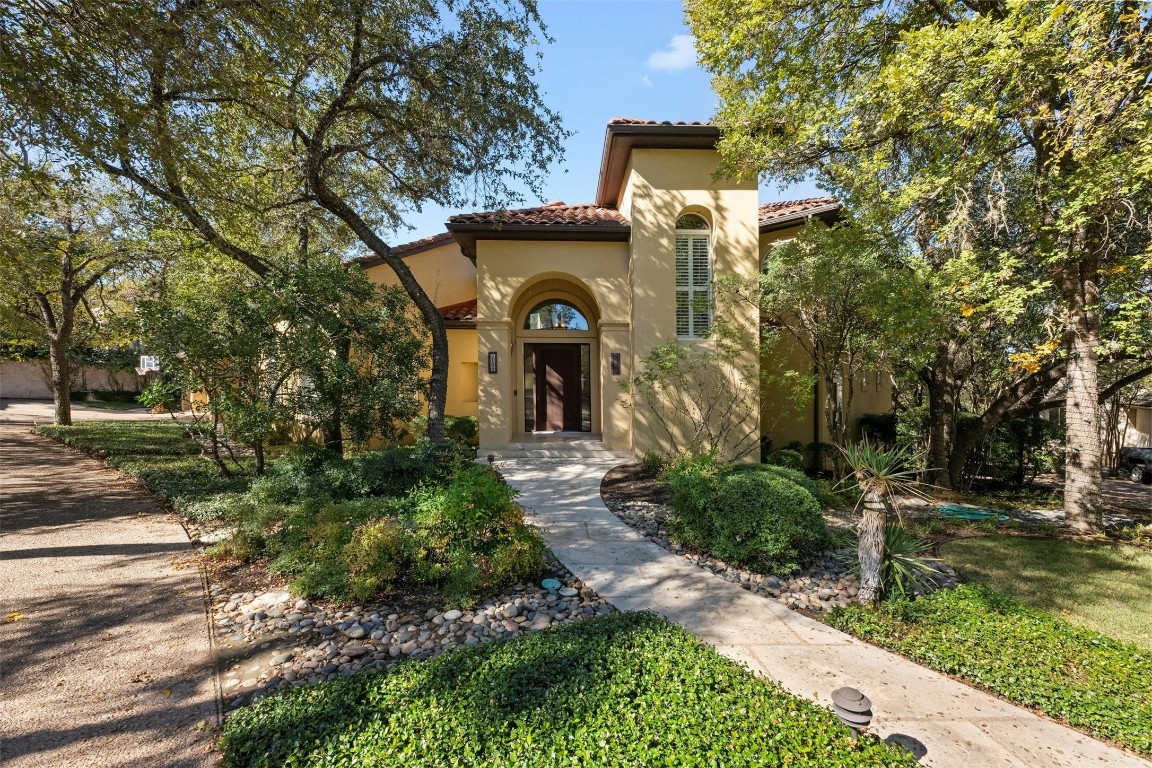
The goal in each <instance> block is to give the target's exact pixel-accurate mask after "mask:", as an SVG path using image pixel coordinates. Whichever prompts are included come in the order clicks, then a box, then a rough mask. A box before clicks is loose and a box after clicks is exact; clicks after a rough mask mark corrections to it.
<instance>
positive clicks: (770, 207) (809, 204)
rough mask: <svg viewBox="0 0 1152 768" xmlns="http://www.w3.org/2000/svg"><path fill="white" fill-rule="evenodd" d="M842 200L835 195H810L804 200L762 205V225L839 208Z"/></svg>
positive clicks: (765, 225) (770, 224) (766, 225)
mask: <svg viewBox="0 0 1152 768" xmlns="http://www.w3.org/2000/svg"><path fill="white" fill-rule="evenodd" d="M839 207H840V201H838V200H837V199H836V198H834V197H809V198H806V199H804V200H781V201H780V202H776V203H765V204H764V205H761V206H760V211H759V213H760V216H759V219H760V227H761V228H763V227H769V226H772V225H773V224H780V223H783V222H786V221H791V220H794V219H801V218H804V217H805V216H808V215H810V214H814V213H827V212H831V211H835V210H838V209H839Z"/></svg>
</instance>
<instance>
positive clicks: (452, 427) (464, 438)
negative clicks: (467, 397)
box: [408, 416, 480, 450]
mask: <svg viewBox="0 0 1152 768" xmlns="http://www.w3.org/2000/svg"><path fill="white" fill-rule="evenodd" d="M408 434H409V435H411V436H412V437H413V439H415V440H416V442H422V441H424V440H426V439H427V437H428V417H427V416H417V417H416V418H414V419H412V421H410V422H408ZM444 436H445V437H446V438H448V439H449V440H451V441H453V442H456V443H460V444H462V445H467V446H468V447H470V448H472V449H473V450H475V449H476V447H477V446H479V445H480V421H479V419H477V418H476V417H475V416H445V417H444Z"/></svg>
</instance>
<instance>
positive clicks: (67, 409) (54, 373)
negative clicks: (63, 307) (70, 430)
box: [48, 340, 72, 425]
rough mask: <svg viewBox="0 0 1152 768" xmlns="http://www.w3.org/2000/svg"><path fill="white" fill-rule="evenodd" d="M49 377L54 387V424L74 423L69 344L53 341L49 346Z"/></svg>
mask: <svg viewBox="0 0 1152 768" xmlns="http://www.w3.org/2000/svg"><path fill="white" fill-rule="evenodd" d="M48 362H49V365H50V368H51V372H50V375H49V379H50V383H51V385H52V403H53V409H52V410H53V418H52V423H54V424H63V425H68V424H71V423H72V361H70V360H69V359H68V342H67V341H66V340H65V341H57V340H53V341H51V342H49V344H48Z"/></svg>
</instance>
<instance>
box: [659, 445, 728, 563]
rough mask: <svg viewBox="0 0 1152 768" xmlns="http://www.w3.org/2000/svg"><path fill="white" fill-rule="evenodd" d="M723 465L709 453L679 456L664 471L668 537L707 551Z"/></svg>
mask: <svg viewBox="0 0 1152 768" xmlns="http://www.w3.org/2000/svg"><path fill="white" fill-rule="evenodd" d="M723 468H724V465H723V464H722V463H721V462H720V461H719V460H718V459H717V458H716V455H715V454H712V453H700V454H683V455H681V456H678V457H676V458H675V459H673V460H672V461H671V462H669V463H668V464H667V465H666V466H665V467H664V473H663V475H662V476H661V477H662V479H663V480H664V482H665V483H666V484H667V485H668V493H669V498H668V508H669V515H668V533H669V534H671V535H672V537H673V538H674V539H676V540H677V541H679V542H681V543H683V544H685V545H687V546H689V547H691V548H692V549H697V550H701V551H707V550H708V547H709V545H710V544H711V542H712V539H713V537H714V536H715V530H714V528H713V524H712V518H713V515H712V501H713V499H715V498H716V493H717V489H718V485H719V478H720V474H721V472H722V471H723Z"/></svg>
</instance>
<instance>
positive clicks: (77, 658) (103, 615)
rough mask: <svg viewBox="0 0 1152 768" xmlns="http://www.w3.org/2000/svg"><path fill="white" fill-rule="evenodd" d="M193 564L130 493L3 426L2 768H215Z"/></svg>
mask: <svg viewBox="0 0 1152 768" xmlns="http://www.w3.org/2000/svg"><path fill="white" fill-rule="evenodd" d="M192 555H194V550H193V549H192V546H191V544H190V543H189V541H188V536H187V534H186V533H185V532H184V529H183V528H182V527H181V526H180V524H179V523H178V522H177V520H176V519H175V518H174V517H173V516H172V515H170V514H168V513H166V512H164V511H163V510H162V509H161V508H160V507H159V505H158V504H157V503H156V502H155V501H154V500H153V499H152V498H151V497H149V496H148V495H147V494H146V493H144V492H143V491H142V490H141V489H140V487H139V486H137V485H135V484H134V483H132V482H131V481H129V480H127V479H126V478H124V477H123V476H121V475H119V474H117V473H116V472H113V471H111V470H108V469H105V468H104V467H103V466H102V465H101V464H100V463H99V462H97V461H95V460H92V459H88V458H84V457H83V456H81V455H79V454H77V453H75V452H73V451H71V450H69V449H67V448H64V447H62V446H59V445H57V444H56V443H53V442H51V441H49V440H47V439H44V438H40V437H37V436H34V435H31V434H29V432H28V428H27V427H24V426H14V425H8V426H0V622H2V623H0V710H2V711H3V716H2V718H0V722H2V726H0V727H2V729H3V732H2V734H0V765H3V766H4V768H32V767H33V766H101V768H104V767H107V766H157V768H160V767H163V766H169V767H171V768H194V767H195V768H199V767H200V766H212V765H215V764H216V763H217V754H216V752H215V751H214V748H213V742H214V740H215V734H216V729H217V725H218V722H219V709H218V701H219V697H218V694H217V682H216V675H215V672H214V669H215V664H214V660H213V656H212V643H211V639H210V630H209V626H208V622H207V616H206V607H205V596H204V587H203V583H202V579H201V576H200V571H199V569H198V568H197V566H196V564H195V562H194V561H192V560H190V558H191V556H192Z"/></svg>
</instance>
